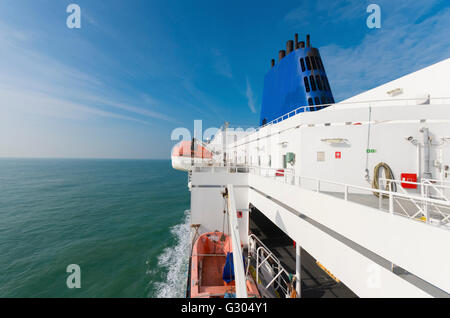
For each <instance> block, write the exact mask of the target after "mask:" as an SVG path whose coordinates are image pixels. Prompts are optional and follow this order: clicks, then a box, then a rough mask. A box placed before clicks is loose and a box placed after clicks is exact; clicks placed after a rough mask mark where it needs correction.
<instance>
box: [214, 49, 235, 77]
mask: <svg viewBox="0 0 450 318" xmlns="http://www.w3.org/2000/svg"><path fill="white" fill-rule="evenodd" d="M211 52H212V55H213V59H214V62H213V65H214V69H215V71H216V72H217V74H219V75H222V76H224V77H226V78H232V77H233V73H232V71H231V65H230V62H229V61H228V59H227V58H226V57H225V56H224V55H223V53H222V52H221V51H220V50H219V49H212V50H211Z"/></svg>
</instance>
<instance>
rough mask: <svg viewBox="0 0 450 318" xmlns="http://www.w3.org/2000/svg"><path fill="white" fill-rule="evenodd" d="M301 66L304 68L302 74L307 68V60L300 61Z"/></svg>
mask: <svg viewBox="0 0 450 318" xmlns="http://www.w3.org/2000/svg"><path fill="white" fill-rule="evenodd" d="M300 65H301V66H302V72H304V71H305V70H306V68H305V60H304V59H303V57H302V58H301V59H300Z"/></svg>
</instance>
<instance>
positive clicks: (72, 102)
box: [0, 25, 177, 124]
mask: <svg viewBox="0 0 450 318" xmlns="http://www.w3.org/2000/svg"><path fill="white" fill-rule="evenodd" d="M0 39H1V40H2V47H3V48H2V50H0V67H1V69H2V72H1V73H0V87H2V88H3V89H5V88H7V89H8V90H7V91H3V93H4V94H1V95H0V107H8V108H9V109H10V110H14V109H17V108H20V109H21V111H26V110H27V109H28V111H29V112H30V113H37V112H36V110H37V109H40V111H39V114H40V115H47V116H56V117H61V116H62V115H63V111H62V110H66V111H67V112H68V113H70V114H71V115H70V116H71V118H78V119H83V118H86V115H91V116H102V117H107V118H114V119H117V120H126V121H133V122H139V123H143V124H149V122H148V120H143V119H142V118H140V117H142V116H144V117H146V118H148V119H158V120H163V121H168V122H177V120H175V119H174V118H172V117H170V116H168V115H167V114H164V113H161V112H157V111H155V110H152V109H151V106H152V105H154V104H156V103H158V101H157V99H155V98H152V97H150V96H148V95H143V97H142V98H141V99H139V98H136V97H134V96H132V97H130V96H120V95H121V94H117V93H115V95H119V96H117V99H111V98H106V97H105V96H111V95H114V89H112V88H110V87H107V86H106V84H105V83H104V81H103V80H102V79H100V78H98V77H96V76H95V75H92V74H89V73H85V72H83V71H81V70H79V69H77V68H74V67H72V66H71V65H67V64H64V63H61V62H59V61H57V60H55V59H54V58H50V57H48V56H46V55H45V54H42V53H41V51H40V50H39V49H36V48H35V47H34V46H33V44H34V43H33V42H32V38H30V36H29V35H28V32H23V31H19V30H14V29H12V28H10V27H8V26H5V25H0ZM112 93H113V94H112ZM122 95H123V94H122ZM30 96H33V97H34V99H32V98H29V97H30ZM44 102H47V104H45V103H44ZM19 106H20V107H19ZM98 107H100V108H98ZM108 108H109V109H108ZM116 110H120V111H121V112H119V113H117V112H116ZM52 111H53V112H54V114H52ZM76 111H79V112H81V113H82V115H80V116H74V112H76ZM123 112H125V113H128V114H124V113H123ZM63 117H64V116H63Z"/></svg>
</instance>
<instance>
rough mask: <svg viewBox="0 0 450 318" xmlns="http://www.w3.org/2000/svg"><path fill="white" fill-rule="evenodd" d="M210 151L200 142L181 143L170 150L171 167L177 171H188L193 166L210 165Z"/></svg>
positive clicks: (211, 157)
mask: <svg viewBox="0 0 450 318" xmlns="http://www.w3.org/2000/svg"><path fill="white" fill-rule="evenodd" d="M212 159H213V155H212V151H210V150H209V149H207V148H206V147H205V146H204V145H203V144H202V143H201V142H200V141H198V140H196V139H193V140H192V141H182V142H180V143H178V144H176V145H175V147H173V149H172V167H173V168H174V169H177V170H183V171H188V170H190V169H191V167H192V166H193V165H208V164H212Z"/></svg>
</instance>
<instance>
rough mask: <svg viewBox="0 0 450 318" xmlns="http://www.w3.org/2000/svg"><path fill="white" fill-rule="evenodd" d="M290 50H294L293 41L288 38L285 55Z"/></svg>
mask: <svg viewBox="0 0 450 318" xmlns="http://www.w3.org/2000/svg"><path fill="white" fill-rule="evenodd" d="M292 51H294V41H292V40H289V41H287V42H286V55H289V54H290V53H291V52H292Z"/></svg>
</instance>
